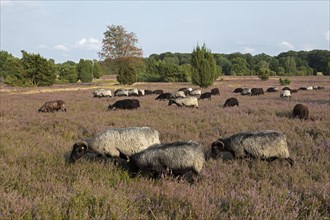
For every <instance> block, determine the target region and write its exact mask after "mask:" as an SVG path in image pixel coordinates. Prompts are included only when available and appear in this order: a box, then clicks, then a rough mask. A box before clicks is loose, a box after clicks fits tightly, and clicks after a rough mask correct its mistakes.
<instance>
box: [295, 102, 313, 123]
mask: <svg viewBox="0 0 330 220" xmlns="http://www.w3.org/2000/svg"><path fill="white" fill-rule="evenodd" d="M292 116H293V117H294V118H300V119H305V120H307V119H308V118H309V110H308V108H307V106H305V105H303V104H297V105H295V106H294V108H293V111H292Z"/></svg>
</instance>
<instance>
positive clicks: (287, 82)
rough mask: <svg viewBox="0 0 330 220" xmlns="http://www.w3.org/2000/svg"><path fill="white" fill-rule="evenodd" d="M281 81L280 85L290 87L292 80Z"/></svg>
mask: <svg viewBox="0 0 330 220" xmlns="http://www.w3.org/2000/svg"><path fill="white" fill-rule="evenodd" d="M279 81H280V84H281V85H282V86H288V85H290V83H291V80H290V79H288V78H284V79H282V78H280V80H279Z"/></svg>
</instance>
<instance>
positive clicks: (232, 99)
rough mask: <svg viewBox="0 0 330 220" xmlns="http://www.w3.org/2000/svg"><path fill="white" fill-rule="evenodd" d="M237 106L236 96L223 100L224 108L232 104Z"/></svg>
mask: <svg viewBox="0 0 330 220" xmlns="http://www.w3.org/2000/svg"><path fill="white" fill-rule="evenodd" d="M235 105H236V106H238V105H239V104H238V100H237V98H234V97H233V98H229V99H227V100H226V102H225V104H224V105H223V107H224V108H226V107H234V106H235Z"/></svg>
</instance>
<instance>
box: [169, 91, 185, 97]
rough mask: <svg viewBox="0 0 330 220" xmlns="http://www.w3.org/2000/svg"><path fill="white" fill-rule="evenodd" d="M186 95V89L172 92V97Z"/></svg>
mask: <svg viewBox="0 0 330 220" xmlns="http://www.w3.org/2000/svg"><path fill="white" fill-rule="evenodd" d="M184 97H186V95H185V94H184V91H177V92H175V93H173V94H172V98H184Z"/></svg>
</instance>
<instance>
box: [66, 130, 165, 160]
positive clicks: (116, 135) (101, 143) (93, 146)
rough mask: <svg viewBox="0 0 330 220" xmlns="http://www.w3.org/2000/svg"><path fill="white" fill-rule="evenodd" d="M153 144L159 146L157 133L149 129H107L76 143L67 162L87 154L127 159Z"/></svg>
mask: <svg viewBox="0 0 330 220" xmlns="http://www.w3.org/2000/svg"><path fill="white" fill-rule="evenodd" d="M154 144H160V141H159V132H158V131H156V130H154V129H152V128H150V127H129V128H108V129H106V130H103V131H101V132H99V133H97V134H96V135H94V136H93V137H91V138H86V139H83V140H79V141H77V142H76V143H75V144H74V145H73V147H72V152H71V155H70V158H69V162H70V163H73V162H75V161H76V160H78V159H79V158H81V157H82V156H83V155H85V154H87V153H92V154H97V155H102V156H109V157H112V158H122V159H127V158H128V157H129V156H131V155H133V154H135V153H138V152H140V151H142V150H144V149H146V148H148V147H149V146H151V145H154Z"/></svg>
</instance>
